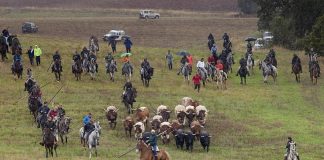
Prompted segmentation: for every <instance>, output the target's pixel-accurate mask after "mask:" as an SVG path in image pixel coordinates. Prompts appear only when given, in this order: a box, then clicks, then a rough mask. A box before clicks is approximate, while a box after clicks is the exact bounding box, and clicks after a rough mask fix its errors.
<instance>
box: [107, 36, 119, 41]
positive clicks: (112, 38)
mask: <svg viewBox="0 0 324 160" xmlns="http://www.w3.org/2000/svg"><path fill="white" fill-rule="evenodd" d="M116 38H118V36H110V37H108V41H111V40H115V39H116Z"/></svg>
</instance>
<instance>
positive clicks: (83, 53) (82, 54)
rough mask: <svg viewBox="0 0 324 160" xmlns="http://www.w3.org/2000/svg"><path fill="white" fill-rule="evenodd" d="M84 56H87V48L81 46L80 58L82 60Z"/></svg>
mask: <svg viewBox="0 0 324 160" xmlns="http://www.w3.org/2000/svg"><path fill="white" fill-rule="evenodd" d="M86 56H89V50H88V49H87V47H83V49H82V51H81V60H83V59H84V58H85V57H86Z"/></svg>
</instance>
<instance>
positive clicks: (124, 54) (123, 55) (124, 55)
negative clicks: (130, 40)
mask: <svg viewBox="0 0 324 160" xmlns="http://www.w3.org/2000/svg"><path fill="white" fill-rule="evenodd" d="M126 55H128V56H131V55H132V53H121V54H120V57H126Z"/></svg>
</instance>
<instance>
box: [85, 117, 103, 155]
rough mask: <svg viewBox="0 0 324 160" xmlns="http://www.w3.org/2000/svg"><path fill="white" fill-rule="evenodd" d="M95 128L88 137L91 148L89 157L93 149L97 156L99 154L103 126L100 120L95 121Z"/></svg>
mask: <svg viewBox="0 0 324 160" xmlns="http://www.w3.org/2000/svg"><path fill="white" fill-rule="evenodd" d="M95 127H96V128H95V130H94V131H92V132H91V133H90V135H89V138H88V148H89V159H91V157H92V150H93V149H94V150H95V154H96V157H97V155H98V153H97V145H99V137H100V131H101V127H100V125H99V122H97V123H95Z"/></svg>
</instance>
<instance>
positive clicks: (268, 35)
mask: <svg viewBox="0 0 324 160" xmlns="http://www.w3.org/2000/svg"><path fill="white" fill-rule="evenodd" d="M263 40H264V41H266V42H270V41H272V40H273V35H272V33H271V32H268V31H266V32H264V33H263Z"/></svg>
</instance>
